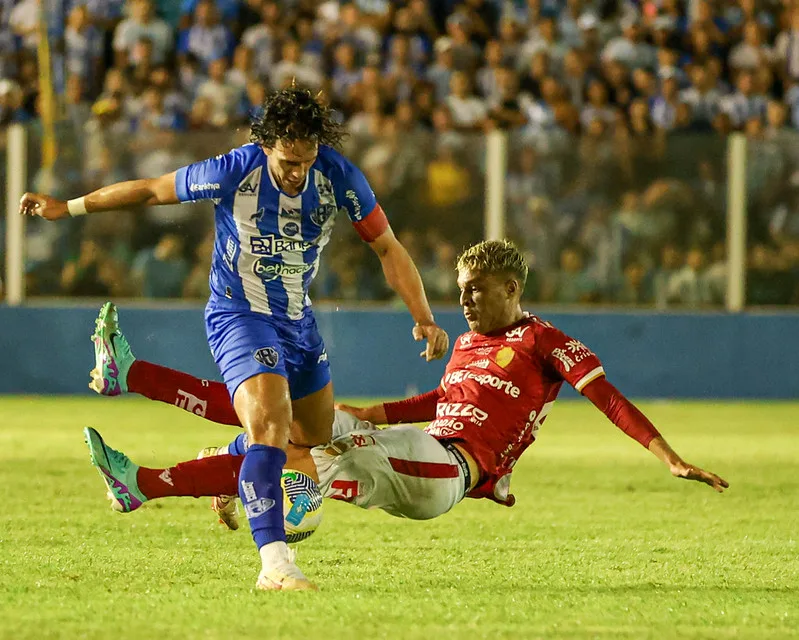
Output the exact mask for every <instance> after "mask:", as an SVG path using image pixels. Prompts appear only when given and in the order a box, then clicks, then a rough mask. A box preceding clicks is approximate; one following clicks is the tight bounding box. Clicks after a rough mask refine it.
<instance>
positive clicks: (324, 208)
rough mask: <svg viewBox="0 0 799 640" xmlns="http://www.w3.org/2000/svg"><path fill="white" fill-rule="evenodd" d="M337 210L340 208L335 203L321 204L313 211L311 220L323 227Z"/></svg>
mask: <svg viewBox="0 0 799 640" xmlns="http://www.w3.org/2000/svg"><path fill="white" fill-rule="evenodd" d="M336 211H338V210H337V209H336V205H334V204H323V205H320V206H318V207H316V209H313V210H312V211H311V222H313V223H314V224H315V225H316V226H318V227H321V226H323V225H324V224H325V222H327V221H328V220H329V219H330V218H331V217H332V216H334V215H336Z"/></svg>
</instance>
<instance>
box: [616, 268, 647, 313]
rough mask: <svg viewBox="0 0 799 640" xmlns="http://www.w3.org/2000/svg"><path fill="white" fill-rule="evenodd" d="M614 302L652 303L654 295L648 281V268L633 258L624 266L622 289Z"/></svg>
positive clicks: (641, 304)
mask: <svg viewBox="0 0 799 640" xmlns="http://www.w3.org/2000/svg"><path fill="white" fill-rule="evenodd" d="M614 302H618V303H619V304H629V305H636V306H643V305H647V304H651V303H652V295H651V292H650V291H649V287H648V286H647V281H646V268H645V267H644V265H642V264H641V263H640V262H637V261H635V260H632V261H630V262H628V263H627V265H626V266H625V267H624V278H623V279H622V285H621V289H620V290H619V293H618V295H616V297H615V300H614Z"/></svg>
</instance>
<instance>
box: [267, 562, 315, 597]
mask: <svg viewBox="0 0 799 640" xmlns="http://www.w3.org/2000/svg"><path fill="white" fill-rule="evenodd" d="M255 588H256V589H260V590H262V591H319V587H317V586H316V585H315V584H314V583H313V582H311V581H310V580H308V578H306V577H305V576H304V575H303V573H302V571H300V570H299V568H298V567H297V565H295V564H293V563H291V564H287V565H284V566H283V567H279V568H275V569H269V570H267V569H262V570H261V573H260V574H259V576H258V581H257V582H256V583H255Z"/></svg>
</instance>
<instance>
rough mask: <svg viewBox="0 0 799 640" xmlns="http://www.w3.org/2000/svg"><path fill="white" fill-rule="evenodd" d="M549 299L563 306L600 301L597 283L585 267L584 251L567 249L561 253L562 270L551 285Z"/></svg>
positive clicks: (571, 247) (577, 248) (573, 247)
mask: <svg viewBox="0 0 799 640" xmlns="http://www.w3.org/2000/svg"><path fill="white" fill-rule="evenodd" d="M549 287H550V289H549V296H548V297H549V299H550V300H552V301H554V302H559V303H563V304H585V303H589V302H597V301H598V300H599V288H598V286H597V283H596V282H594V281H593V279H592V278H591V277H590V276H589V275H588V273H587V272H586V270H585V268H584V267H583V255H582V251H581V250H580V248H579V247H577V246H574V245H573V246H568V247H565V248H564V249H563V250H562V251H561V253H560V270H559V271H558V272H557V273H556V274H555V278H554V280H553V282H552V283H551V284H550V285H549Z"/></svg>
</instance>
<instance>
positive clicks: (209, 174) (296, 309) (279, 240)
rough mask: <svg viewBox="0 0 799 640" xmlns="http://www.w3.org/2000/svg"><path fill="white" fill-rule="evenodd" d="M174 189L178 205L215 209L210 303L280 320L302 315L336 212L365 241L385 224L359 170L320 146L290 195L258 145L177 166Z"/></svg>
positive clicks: (239, 148)
mask: <svg viewBox="0 0 799 640" xmlns="http://www.w3.org/2000/svg"><path fill="white" fill-rule="evenodd" d="M175 187H176V191H177V195H178V199H179V200H180V201H181V202H194V201H197V200H212V201H213V202H214V204H215V210H216V240H215V243H214V254H213V259H212V263H211V277H210V285H211V302H212V303H213V304H214V305H216V306H217V307H219V308H222V309H230V310H252V311H256V312H259V313H263V314H266V315H270V316H275V317H276V318H278V319H288V320H300V319H302V318H303V316H304V315H305V311H306V308H307V307H308V305H310V299H309V298H308V289H309V287H310V284H311V281H312V280H313V278H314V276H315V275H316V272H317V270H318V268H319V258H320V255H321V252H322V250H323V249H324V247H325V245H326V244H327V243H328V241H329V240H330V234H331V232H332V230H333V224H334V222H335V218H336V214H337V213H339V212H340V211H344V212H346V214H347V216H348V217H349V219H350V221H351V222H352V223H353V225H354V226H355V228H356V230H357V231H358V233H359V234H360V235H361V237H362V238H364V240H367V241H371V240H373V239H374V238H375V237H377V236H379V235H380V233H382V232H383V231H384V230H385V229H386V227H387V225H388V223H387V221H386V220H385V214H384V213H383V211H382V209H381V208H380V206H379V205H378V204H377V201H376V199H375V195H374V193H373V192H372V189H371V188H370V187H369V184H368V183H367V181H366V178H365V177H364V175H363V173H361V171H360V170H359V169H358V168H357V167H356V166H355V165H353V164H352V163H351V162H350V161H349V160H347V159H346V158H345V157H344V156H342V155H341V154H340V153H338V152H337V151H336V150H334V149H332V148H330V147H326V146H320V147H319V154H318V156H317V158H316V161H315V162H314V164H313V165H312V166H311V169H310V171H309V172H308V176H307V178H306V182H305V185H304V187H303V189H302V190H301V192H300V193H299V194H298V195H296V196H290V195H288V194H286V193H285V192H283V191H281V190H280V188H279V187H278V186H277V183H276V182H275V179H274V177H273V176H272V173H271V172H270V171H269V158H268V156H267V155H266V153H265V152H264V151H263V149H262V148H261V147H260V146H259V145H257V144H246V145H244V146H242V147H238V148H236V149H233V150H231V151H230V152H229V153H226V154H222V155H219V156H216V157H215V158H211V159H208V160H204V161H202V162H197V163H195V164H192V165H189V166H187V167H183V168H181V169H179V170H178V171H177V174H176V177H175Z"/></svg>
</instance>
